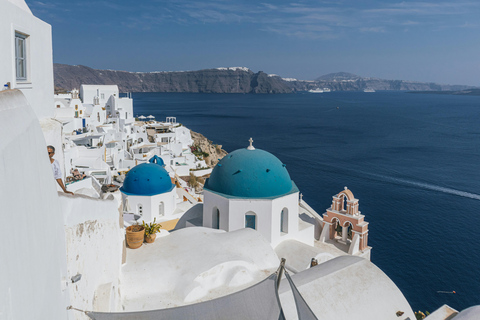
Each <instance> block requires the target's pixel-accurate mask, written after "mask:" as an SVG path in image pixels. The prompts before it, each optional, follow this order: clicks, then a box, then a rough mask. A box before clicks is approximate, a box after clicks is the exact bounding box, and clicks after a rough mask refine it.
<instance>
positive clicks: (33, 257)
mask: <svg viewBox="0 0 480 320" xmlns="http://www.w3.org/2000/svg"><path fill="white" fill-rule="evenodd" d="M4 2H5V1H0V12H3V11H2V9H3V8H4V7H3V8H2V6H4V5H5V3H4ZM7 3H8V2H7ZM1 14H2V13H0V15H1ZM0 21H1V19H0ZM1 23H2V22H0V24H1ZM0 74H1V72H0ZM0 137H2V138H1V139H0V203H1V204H2V209H1V210H0V219H1V220H3V221H10V222H12V223H10V224H9V226H8V227H7V226H6V227H5V228H4V230H3V232H1V233H0V241H1V242H2V246H0V257H2V261H1V263H0V270H1V272H0V288H1V290H0V317H1V318H2V319H39V320H43V319H45V320H47V319H68V314H67V310H66V307H67V305H68V304H69V301H68V290H67V288H66V286H67V272H66V270H67V269H66V254H65V237H64V230H63V217H62V211H61V207H60V203H59V199H58V194H57V191H56V184H57V183H56V181H55V180H54V178H53V173H52V168H51V164H50V161H49V159H48V154H47V152H46V148H47V145H46V143H45V139H44V137H43V134H42V130H41V128H40V125H39V123H38V120H37V115H36V114H35V112H34V111H33V109H32V108H31V107H30V106H29V104H28V102H27V99H26V98H25V96H24V95H23V94H22V92H21V91H19V90H9V91H1V92H0Z"/></svg>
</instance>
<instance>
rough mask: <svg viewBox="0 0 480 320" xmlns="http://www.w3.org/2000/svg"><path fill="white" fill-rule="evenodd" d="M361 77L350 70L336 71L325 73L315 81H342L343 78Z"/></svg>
mask: <svg viewBox="0 0 480 320" xmlns="http://www.w3.org/2000/svg"><path fill="white" fill-rule="evenodd" d="M358 79H361V77H360V76H357V75H356V74H353V73H348V72H335V73H329V74H326V75H323V76H321V77H318V78H317V79H315V81H342V80H358Z"/></svg>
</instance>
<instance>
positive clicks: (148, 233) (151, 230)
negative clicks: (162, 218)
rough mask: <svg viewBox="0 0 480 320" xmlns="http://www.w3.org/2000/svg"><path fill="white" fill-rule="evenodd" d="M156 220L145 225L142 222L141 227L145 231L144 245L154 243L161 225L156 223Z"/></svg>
mask: <svg viewBox="0 0 480 320" xmlns="http://www.w3.org/2000/svg"><path fill="white" fill-rule="evenodd" d="M156 220H157V218H154V219H153V222H150V223H145V221H143V222H142V227H143V228H144V229H145V242H146V243H152V242H153V241H155V238H156V237H157V235H156V233H157V232H160V228H161V227H162V225H161V224H160V223H156Z"/></svg>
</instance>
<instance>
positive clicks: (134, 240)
mask: <svg viewBox="0 0 480 320" xmlns="http://www.w3.org/2000/svg"><path fill="white" fill-rule="evenodd" d="M144 235H145V228H144V227H143V226H140V225H133V226H130V227H127V244H128V247H129V248H131V249H137V248H140V247H141V246H142V244H143V237H144Z"/></svg>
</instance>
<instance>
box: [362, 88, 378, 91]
mask: <svg viewBox="0 0 480 320" xmlns="http://www.w3.org/2000/svg"><path fill="white" fill-rule="evenodd" d="M363 92H375V90H373V89H372V88H367V89H364V90H363Z"/></svg>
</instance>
